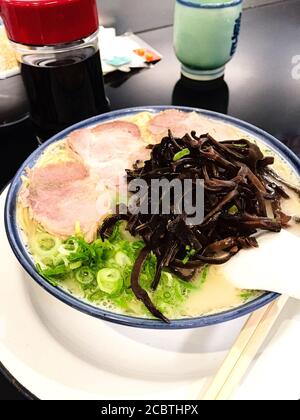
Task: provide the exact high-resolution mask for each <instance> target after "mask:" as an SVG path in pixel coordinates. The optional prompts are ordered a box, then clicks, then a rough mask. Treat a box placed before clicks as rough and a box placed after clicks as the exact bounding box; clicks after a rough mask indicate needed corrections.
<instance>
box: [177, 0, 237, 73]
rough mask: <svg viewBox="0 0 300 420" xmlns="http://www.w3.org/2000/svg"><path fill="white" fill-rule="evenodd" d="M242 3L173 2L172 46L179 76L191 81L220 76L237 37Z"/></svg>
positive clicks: (233, 0) (230, 0)
mask: <svg viewBox="0 0 300 420" xmlns="http://www.w3.org/2000/svg"><path fill="white" fill-rule="evenodd" d="M242 3H243V0H223V1H220V0H176V5H175V21H174V46H175V52H176V55H177V58H178V59H179V61H180V62H181V64H182V70H181V71H182V74H183V75H184V76H186V77H188V78H190V79H194V80H214V79H217V78H219V77H222V76H223V75H224V71H225V65H226V63H228V62H229V61H230V60H231V58H232V57H233V55H234V53H235V51H236V48H237V44H238V38H239V33H240V26H241V18H242Z"/></svg>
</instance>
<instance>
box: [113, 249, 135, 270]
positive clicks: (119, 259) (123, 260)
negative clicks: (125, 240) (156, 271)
mask: <svg viewBox="0 0 300 420" xmlns="http://www.w3.org/2000/svg"><path fill="white" fill-rule="evenodd" d="M115 261H116V263H117V264H118V265H120V266H121V267H125V266H126V265H129V264H131V260H130V258H129V257H128V256H127V255H126V254H124V252H121V251H119V252H117V253H116V256H115Z"/></svg>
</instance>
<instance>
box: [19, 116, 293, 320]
mask: <svg viewBox="0 0 300 420" xmlns="http://www.w3.org/2000/svg"><path fill="white" fill-rule="evenodd" d="M168 129H171V130H172V133H173V135H174V136H175V137H176V138H177V137H178V138H181V137H182V136H184V135H185V134H186V133H190V132H191V131H193V130H194V131H196V133H197V135H198V136H200V135H201V134H205V133H210V135H211V136H212V137H214V139H216V140H217V141H224V140H228V139H230V140H234V141H239V140H240V139H246V140H248V141H250V142H251V143H256V144H257V145H258V146H259V148H260V149H261V151H262V152H263V155H264V156H269V157H272V156H273V157H275V162H274V165H272V168H273V169H274V170H275V171H276V172H277V173H278V174H279V175H280V176H281V177H282V178H283V179H284V180H286V181H288V182H289V183H291V184H293V185H294V186H296V187H298V186H299V185H300V182H299V179H298V177H297V176H296V175H295V173H294V172H293V170H292V169H291V167H290V166H289V165H288V164H287V163H286V162H284V161H283V159H282V158H281V157H280V156H274V153H273V152H272V151H271V150H270V149H269V148H268V146H266V145H265V144H262V143H259V141H258V140H257V139H255V138H251V137H249V134H247V133H245V132H243V131H240V130H239V129H237V128H235V127H233V126H231V125H226V124H223V123H220V122H216V121H213V120H210V119H208V118H206V117H203V116H199V115H197V114H196V113H188V114H186V113H182V112H179V111H174V110H170V111H167V112H162V113H160V114H158V115H157V116H154V115H152V114H150V113H145V112H144V113H140V114H137V115H135V116H133V117H130V118H127V119H122V120H117V121H113V122H110V123H107V124H102V125H98V126H95V127H92V128H86V129H82V130H78V131H75V132H73V133H71V134H70V135H69V136H68V137H67V138H66V139H64V140H62V141H59V142H57V143H55V144H53V145H51V146H49V147H48V149H47V150H46V151H45V152H44V154H43V155H42V156H41V158H40V159H39V160H38V162H37V163H36V165H35V167H34V168H32V169H30V170H29V169H28V171H27V173H26V174H25V175H24V176H23V186H22V188H21V191H20V193H19V197H18V221H19V225H20V228H21V230H22V232H23V236H24V241H26V244H27V246H28V249H29V252H30V253H31V255H32V258H33V260H34V262H35V264H36V267H37V270H38V272H39V273H40V274H41V275H42V276H43V277H44V278H46V279H47V280H48V281H49V282H50V283H52V284H53V285H54V286H56V287H61V288H63V289H65V290H67V291H68V292H69V293H70V294H73V295H75V296H77V297H79V298H80V299H82V300H84V301H88V302H89V303H90V304H92V305H96V306H100V307H102V308H104V309H108V310H110V311H113V312H117V313H123V314H126V315H132V316H138V317H145V318H148V317H153V315H154V316H156V317H158V318H159V317H160V318H161V316H160V314H163V317H165V318H166V320H168V319H179V318H185V317H196V316H200V315H205V314H213V313H219V312H222V311H224V310H228V309H230V308H234V307H238V306H240V305H242V304H244V303H246V302H248V301H250V300H253V299H255V298H256V297H258V296H260V295H261V292H256V291H248V290H238V289H236V288H234V287H233V286H232V285H231V284H230V283H228V282H227V281H226V280H225V279H224V276H223V274H222V265H215V264H203V265H202V267H201V269H197V271H195V273H196V274H195V275H194V277H193V278H192V279H189V280H188V281H187V280H186V279H183V278H182V277H180V275H179V274H178V273H174V271H172V270H168V269H166V268H163V270H162V272H161V276H160V282H159V284H158V286H157V288H156V290H153V288H152V287H151V285H152V282H153V278H154V277H155V275H156V272H157V264H158V263H157V258H156V257H155V255H154V254H153V253H152V254H149V255H148V257H147V259H145V264H144V265H143V266H142V267H141V272H140V273H139V274H140V276H139V283H140V284H139V287H140V288H139V289H138V293H139V292H140V293H145V292H146V293H147V296H148V298H149V299H150V300H151V304H152V305H154V307H155V309H156V310H157V311H158V312H157V313H158V315H156V313H155V312H153V311H152V310H151V308H153V306H151V305H150V304H149V305H150V306H149V305H148V306H147V304H145V296H144V295H143V296H141V295H139V294H138V293H137V294H136V290H135V288H134V286H133V285H132V278H133V272H134V270H136V269H137V268H136V262H137V259H138V258H141V254H142V252H143V249H144V247H145V243H144V240H143V237H142V236H138V234H137V235H134V236H133V235H132V234H131V233H130V232H128V230H127V221H126V220H123V219H122V218H120V219H119V220H118V222H117V223H116V224H114V225H112V226H110V230H109V235H106V236H105V237H102V238H101V237H100V236H99V230H100V231H101V229H102V230H103V222H104V223H107V220H108V219H107V216H109V215H111V214H112V213H113V210H112V209H113V205H114V204H116V197H119V196H118V195H116V191H117V190H118V188H119V187H120V186H122V185H123V187H124V185H126V176H125V175H126V172H125V170H126V169H132V167H133V164H134V163H135V162H136V161H137V160H139V161H140V162H144V161H146V160H148V159H150V157H151V150H150V148H149V147H146V146H148V145H149V144H152V145H154V144H158V143H160V142H161V140H162V138H163V137H164V136H166V135H168ZM276 182H277V181H276ZM277 184H278V186H280V187H283V186H282V184H281V183H280V182H277ZM283 188H284V190H285V191H286V192H287V193H288V195H289V196H290V198H289V199H287V198H286V199H284V200H282V212H283V213H286V214H287V215H289V216H297V215H300V200H299V196H298V195H297V193H296V192H293V191H290V190H289V189H288V188H286V187H283ZM232 208H233V207H232V204H231V207H230V211H231V210H232ZM268 213H270V214H268V216H269V217H271V218H272V217H273V216H272V215H271V208H269V209H268ZM272 220H274V219H272ZM288 228H289V229H291V231H293V232H294V233H296V234H298V235H299V236H300V225H299V224H297V223H296V222H295V220H294V219H291V220H289V222H288ZM103 231H105V229H104V230H103ZM249 246H250V245H249ZM139 256H140V257H139ZM191 256H192V253H191V250H190V249H188V248H187V257H185V258H183V260H185V261H189V258H192V257H191ZM233 258H234V256H233ZM241 275H242V273H241ZM146 303H147V302H146ZM149 307H150V309H149Z"/></svg>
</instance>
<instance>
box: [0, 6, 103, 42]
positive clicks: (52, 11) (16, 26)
mask: <svg viewBox="0 0 300 420" xmlns="http://www.w3.org/2000/svg"><path fill="white" fill-rule="evenodd" d="M0 14H1V17H2V18H3V21H4V24H5V27H6V30H7V34H8V37H9V39H11V40H12V41H14V42H17V43H20V44H26V45H37V46H41V45H53V44H60V43H66V42H72V41H76V40H79V39H82V38H86V37H87V36H89V35H91V34H92V33H94V32H96V30H97V29H98V26H99V21H98V13H97V5H96V0H0Z"/></svg>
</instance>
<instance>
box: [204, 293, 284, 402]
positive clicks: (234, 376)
mask: <svg viewBox="0 0 300 420" xmlns="http://www.w3.org/2000/svg"><path fill="white" fill-rule="evenodd" d="M287 300H288V297H287V296H281V297H279V298H278V299H276V300H275V301H274V302H272V303H270V304H269V305H267V306H266V307H264V308H262V309H260V310H258V311H256V312H254V313H253V314H252V315H251V316H250V317H249V318H248V320H247V321H246V323H245V325H244V327H243V329H242V331H241V333H240V335H239V336H238V338H237V340H236V342H235V343H234V345H233V347H232V348H231V350H230V352H229V353H228V355H227V357H226V359H225V360H224V362H223V364H222V366H221V368H220V369H219V371H218V373H217V374H216V376H215V377H214V379H213V381H212V383H211V384H210V386H209V388H208V389H207V390H206V392H205V394H204V395H202V396H201V398H200V399H201V400H228V399H230V397H231V396H232V394H233V392H234V390H235V389H236V387H237V386H238V384H239V383H240V382H241V380H242V378H243V376H244V374H245V373H246V371H247V369H248V368H249V366H250V364H251V362H252V361H253V359H254V358H255V356H256V354H257V352H258V351H259V349H260V347H261V346H262V344H263V342H264V341H265V339H266V338H267V336H268V334H269V332H270V331H271V328H272V327H273V325H274V323H275V321H276V320H277V318H278V316H279V315H280V313H281V311H282V309H283V308H284V306H285V304H286V302H287Z"/></svg>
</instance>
